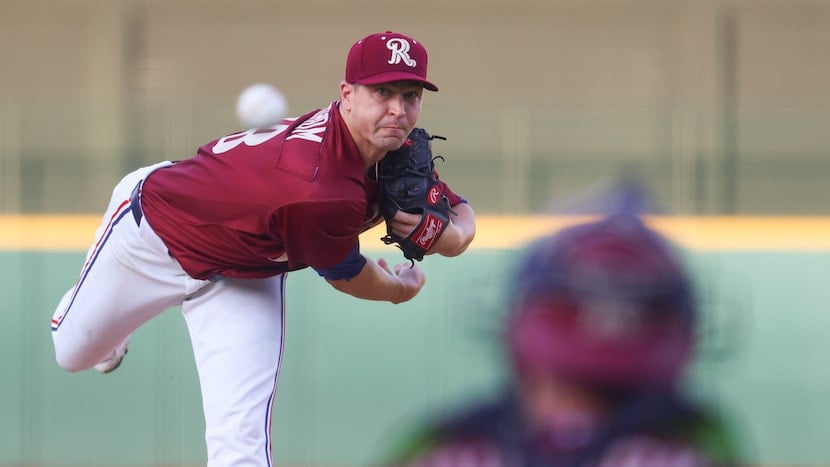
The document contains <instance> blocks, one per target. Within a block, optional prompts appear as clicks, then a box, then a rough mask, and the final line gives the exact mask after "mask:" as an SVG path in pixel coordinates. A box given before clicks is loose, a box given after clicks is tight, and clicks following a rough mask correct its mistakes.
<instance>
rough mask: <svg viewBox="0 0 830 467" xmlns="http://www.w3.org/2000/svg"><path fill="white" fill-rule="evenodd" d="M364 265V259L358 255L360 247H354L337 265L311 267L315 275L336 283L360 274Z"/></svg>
mask: <svg viewBox="0 0 830 467" xmlns="http://www.w3.org/2000/svg"><path fill="white" fill-rule="evenodd" d="M365 264H366V257H365V256H363V255H361V254H360V247H359V246H358V245H355V247H354V248H353V249H352V251H350V252H349V254H348V255H346V257H345V258H343V261H341V262H340V263H339V264H336V265H334V266H332V267H330V268H315V267H312V269H314V270H315V271H317V274H319V275H320V276H322V277H324V278H326V279H328V280H330V281H336V280H340V279H346V280H349V279H351V278H353V277H354V276H356V275H358V273H360V270H361V269H363V266H364V265H365Z"/></svg>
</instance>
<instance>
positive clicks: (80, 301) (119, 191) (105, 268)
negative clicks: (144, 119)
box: [52, 167, 187, 371]
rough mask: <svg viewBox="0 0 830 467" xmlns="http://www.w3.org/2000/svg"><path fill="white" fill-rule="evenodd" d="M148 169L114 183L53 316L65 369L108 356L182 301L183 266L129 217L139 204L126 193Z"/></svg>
mask: <svg viewBox="0 0 830 467" xmlns="http://www.w3.org/2000/svg"><path fill="white" fill-rule="evenodd" d="M152 169H153V167H150V168H144V169H140V170H138V171H136V172H133V173H131V174H129V175H127V176H126V177H124V179H122V180H121V182H120V183H119V184H118V185H117V186H116V187H115V189H114V190H113V196H112V199H111V200H110V205H109V207H108V209H107V212H106V214H105V215H104V217H103V221H102V223H101V227H100V228H99V229H98V232H97V234H96V239H95V243H94V245H93V246H92V247H91V248H90V250H89V252H88V253H87V256H86V261H85V263H84V265H83V267H82V269H81V273H80V274H79V278H78V280H77V282H76V283H75V286H74V287H73V288H72V289H70V290H69V291H68V292H67V293H66V294H65V295H64V297H63V299H62V300H61V302H60V303H59V304H58V307H57V308H56V310H55V312H54V314H53V316H52V338H53V341H54V344H55V357H56V360H57V361H58V364H59V365H60V366H61V367H63V368H65V369H67V370H69V371H80V370H85V369H87V368H90V367H92V366H93V365H95V364H97V363H99V362H100V361H101V360H103V359H106V358H107V357H108V356H109V355H110V354H111V353H112V352H113V351H114V349H118V348H119V346H120V345H121V344H122V343H123V342H124V341H125V340H126V339H127V338H128V337H129V335H130V333H131V332H132V331H134V330H135V329H136V328H138V326H140V325H141V324H143V323H145V322H146V321H147V320H149V319H151V318H152V317H154V316H156V315H157V314H159V313H161V312H162V311H164V310H166V309H167V308H169V307H171V306H174V305H178V304H179V303H181V300H182V298H183V297H184V295H185V293H186V287H185V284H186V279H187V277H186V274H185V273H184V271H182V269H181V266H180V265H179V264H178V263H176V261H175V260H173V259H172V258H170V256H169V255H168V254H167V249H166V248H165V247H164V244H163V243H162V242H161V240H160V239H159V238H158V236H156V235H155V233H154V232H153V231H152V228H151V227H150V226H149V225H148V224H147V223H146V222H144V223H142V225H141V226H139V225H138V224H137V223H136V220H135V218H134V217H133V215H132V210H133V209H136V208H137V207H135V206H132V203H131V201H130V192H131V190H132V188H133V187H134V186H135V185H136V184H137V183H138V181H139V180H141V178H142V177H143V176H145V175H146V173H148V172H149V171H150V170H152ZM116 351H117V350H116ZM122 352H123V350H122Z"/></svg>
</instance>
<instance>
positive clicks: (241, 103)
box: [236, 83, 288, 129]
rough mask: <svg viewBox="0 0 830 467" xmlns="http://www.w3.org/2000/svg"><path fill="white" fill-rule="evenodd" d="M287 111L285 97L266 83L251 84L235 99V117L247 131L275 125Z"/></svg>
mask: <svg viewBox="0 0 830 467" xmlns="http://www.w3.org/2000/svg"><path fill="white" fill-rule="evenodd" d="M287 111H288V103H287V102H286V100H285V96H283V94H282V93H281V92H280V91H279V89H277V88H276V87H274V86H272V85H270V84H268V83H256V84H252V85H250V86H248V87H247V88H245V89H244V90H243V91H242V92H241V93H240V94H239V97H238V98H237V99H236V116H237V117H238V118H239V123H241V124H242V126H244V127H245V128H248V129H251V128H265V127H269V126H272V125H276V124H277V123H279V122H280V120H282V119H283V118H285V116H286V112H287Z"/></svg>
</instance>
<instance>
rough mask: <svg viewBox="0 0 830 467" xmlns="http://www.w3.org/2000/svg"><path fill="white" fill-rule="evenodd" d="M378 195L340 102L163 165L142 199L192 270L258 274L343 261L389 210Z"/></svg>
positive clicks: (203, 274) (453, 199) (205, 275)
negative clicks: (380, 203) (382, 206)
mask: <svg viewBox="0 0 830 467" xmlns="http://www.w3.org/2000/svg"><path fill="white" fill-rule="evenodd" d="M441 183H443V182H441ZM444 189H445V192H446V194H447V196H448V198H449V200H450V204H451V205H454V204H457V203H459V202H461V201H462V200H461V198H460V197H458V196H457V195H456V194H455V193H453V192H452V191H451V190H450V189H449V187H447V186H446V185H445V186H444ZM378 196H379V186H378V184H377V183H376V182H373V181H372V180H370V179H368V178H367V177H366V175H365V166H364V162H363V159H362V158H361V156H360V153H359V152H358V149H357V145H356V144H355V142H354V140H353V139H352V137H351V134H350V133H349V130H348V127H347V126H346V124H345V123H344V122H343V120H342V119H341V117H340V112H339V110H338V103H337V102H333V103H332V104H331V105H329V106H328V107H327V108H325V109H317V110H314V111H312V112H309V113H307V114H305V115H302V116H300V117H297V118H291V119H286V120H284V121H283V122H282V123H281V124H280V125H277V126H274V127H271V128H266V129H262V130H248V131H245V132H240V133H235V134H231V135H228V136H225V137H223V138H220V139H218V140H215V141H212V142H210V143H208V144H206V145H204V146H202V147H200V148H199V150H198V152H197V154H196V156H194V157H193V158H191V159H187V160H184V161H180V162H177V163H175V164H173V165H171V166H170V167H165V168H162V169H159V170H156V171H155V172H153V173H152V174H151V175H150V176H149V177H148V178H147V179H146V180H145V182H144V185H143V187H142V193H141V206H142V209H143V211H144V216H145V218H146V219H147V221H148V222H149V223H150V225H151V226H152V227H153V230H154V231H155V232H156V234H158V236H159V237H160V238H161V239H162V240H163V241H164V243H165V244H166V245H167V248H168V249H169V250H170V254H171V255H172V256H173V257H175V258H176V260H178V261H179V263H181V265H182V268H184V270H185V271H186V272H187V273H188V274H190V275H191V276H192V277H195V278H197V279H209V278H211V277H214V276H216V275H221V276H224V277H238V278H245V277H248V278H252V277H268V276H272V275H275V274H280V273H283V272H287V271H293V270H297V269H302V268H304V267H308V266H312V267H316V268H327V267H332V266H335V265H337V264H338V263H339V262H340V261H342V260H343V259H344V258H345V257H346V255H347V254H348V253H349V252H350V251H351V250H352V249H354V248H355V246H356V245H357V244H358V237H359V235H360V233H362V232H364V231H365V230H367V229H368V228H370V227H372V226H374V225H376V224H378V223H379V222H380V221H381V220H382V218H381V217H380V215H379V209H378V207H377V203H378Z"/></svg>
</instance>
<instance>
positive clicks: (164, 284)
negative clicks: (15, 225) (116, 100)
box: [52, 162, 285, 467]
mask: <svg viewBox="0 0 830 467" xmlns="http://www.w3.org/2000/svg"><path fill="white" fill-rule="evenodd" d="M169 164H170V162H164V163H160V164H156V165H153V166H150V167H145V168H142V169H139V170H137V171H135V172H133V173H131V174H129V175H127V176H126V177H124V178H123V179H122V180H121V182H120V183H119V184H118V185H117V186H116V187H115V189H114V190H113V195H112V199H111V201H110V204H109V207H108V208H107V211H106V214H105V215H104V218H103V222H102V224H101V227H100V228H99V229H98V231H97V233H96V235H95V243H94V245H93V246H92V248H90V250H89V252H88V253H87V256H86V261H85V263H84V266H83V269H82V270H81V274H80V278H79V279H78V282H77V283H76V284H75V286H74V287H73V288H71V289H70V290H69V291H68V292H67V293H66V294H65V295H64V297H63V299H62V300H61V302H60V304H59V305H58V307H57V309H56V310H55V313H54V315H53V317H52V337H53V340H54V344H55V356H56V359H57V362H58V364H59V365H60V366H61V367H62V368H65V369H67V370H69V371H81V370H86V369H89V368H91V367H92V366H94V365H95V364H96V363H98V362H100V361H102V360H104V359H106V358H108V357H109V356H111V355H112V354H113V352H114V349H115V348H117V347H118V345H119V344H120V343H121V342H123V341H125V340H126V339H128V338H129V336H130V335H131V334H132V333H133V331H135V330H136V329H137V328H138V327H139V326H141V325H142V324H144V323H145V322H147V321H148V320H150V319H152V318H153V317H155V316H157V315H159V314H160V313H162V312H163V311H165V310H167V309H168V308H171V307H175V306H179V305H181V307H182V314H183V316H184V318H185V321H186V323H187V327H188V332H189V334H190V338H191V344H192V347H193V353H194V357H195V361H196V367H197V370H198V373H199V381H200V387H201V393H202V402H203V410H204V415H205V427H206V432H205V440H206V444H207V452H208V464H207V465H208V466H209V467H219V466H221V467H230V466H243V465H244V466H269V467H270V466H271V440H270V437H271V434H270V427H271V410H272V406H273V399H274V394H275V392H276V386H277V379H278V376H279V370H280V363H281V360H282V349H283V337H284V329H285V326H284V316H285V303H284V298H283V297H284V290H285V275H279V276H275V277H271V278H267V279H221V280H217V281H205V280H198V279H194V278H192V277H190V276H188V275H187V273H185V272H184V270H182V268H181V266H180V265H179V263H178V262H177V261H176V260H175V259H173V258H172V257H171V256H170V255H169V254H168V251H167V248H166V247H165V245H164V243H163V242H162V241H161V239H160V238H159V237H158V236H157V235H156V234H155V232H153V229H152V228H151V227H150V225H149V223H148V222H147V219H146V218H142V219H141V220H140V222H137V220H136V218H135V216H133V212H132V211H133V210H134V209H140V206H133V205H132V203H131V202H130V195H131V192H132V190H133V189H134V188H135V187H136V185H137V184H138V183H139V182H140V181H141V180H143V179H144V177H146V176H147V175H148V174H149V173H150V172H152V171H153V170H155V169H157V168H160V167H163V166H166V165H169Z"/></svg>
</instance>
